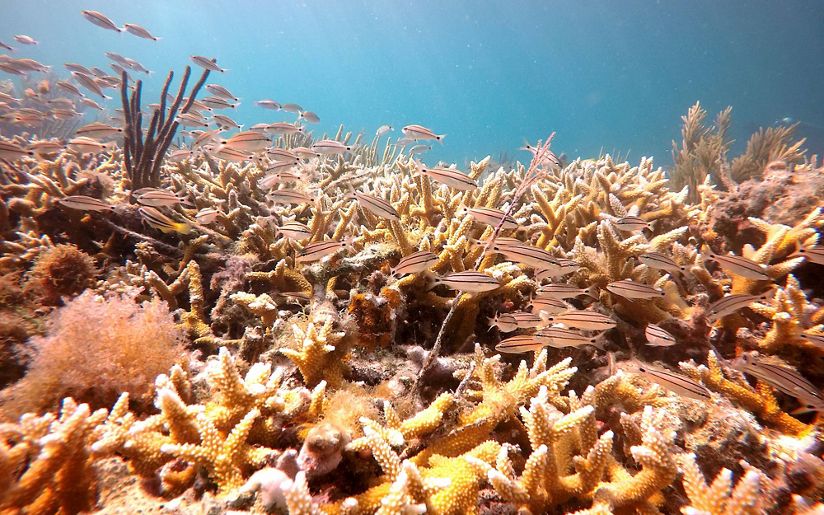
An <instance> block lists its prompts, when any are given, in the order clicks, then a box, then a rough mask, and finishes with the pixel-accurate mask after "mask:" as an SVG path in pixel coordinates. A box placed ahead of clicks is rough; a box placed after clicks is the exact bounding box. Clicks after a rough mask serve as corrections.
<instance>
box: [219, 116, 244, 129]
mask: <svg viewBox="0 0 824 515" xmlns="http://www.w3.org/2000/svg"><path fill="white" fill-rule="evenodd" d="M212 121H214V122H215V123H216V124H217V125H218V127H224V128H227V129H240V128H241V127H243V126H242V125H240V124H239V123H237V122H236V121H234V120H232V119H231V118H229V117H228V116H226V115H225V114H215V115H212Z"/></svg>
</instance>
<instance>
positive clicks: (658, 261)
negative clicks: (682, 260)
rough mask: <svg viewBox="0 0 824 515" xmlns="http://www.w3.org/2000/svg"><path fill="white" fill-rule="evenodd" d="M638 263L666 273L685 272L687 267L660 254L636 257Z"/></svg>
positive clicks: (653, 253) (646, 254)
mask: <svg viewBox="0 0 824 515" xmlns="http://www.w3.org/2000/svg"><path fill="white" fill-rule="evenodd" d="M638 261H640V262H641V263H643V264H644V265H647V266H648V267H650V268H654V269H656V270H664V271H666V272H674V273H678V272H686V271H687V267H685V266H681V265H679V264H678V263H676V262H675V261H674V260H673V259H672V258H671V257H669V256H665V255H664V254H661V253H660V252H647V253H645V254H641V255H640V256H638Z"/></svg>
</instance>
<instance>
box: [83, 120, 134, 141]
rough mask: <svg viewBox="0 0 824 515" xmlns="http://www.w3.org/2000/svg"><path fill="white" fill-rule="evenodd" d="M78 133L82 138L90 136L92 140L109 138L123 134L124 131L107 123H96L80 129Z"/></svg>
mask: <svg viewBox="0 0 824 515" xmlns="http://www.w3.org/2000/svg"><path fill="white" fill-rule="evenodd" d="M76 133H77V134H78V135H80V136H88V137H90V138H108V137H112V136H117V135H120V134H123V129H121V128H120V127H112V126H111V125H106V124H105V123H100V122H94V123H90V124H88V125H84V126H83V127H80V128H79V129H77V131H76Z"/></svg>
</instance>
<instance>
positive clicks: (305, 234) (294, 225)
mask: <svg viewBox="0 0 824 515" xmlns="http://www.w3.org/2000/svg"><path fill="white" fill-rule="evenodd" d="M275 231H276V232H277V234H280V235H281V236H283V237H284V238H288V239H290V240H296V241H303V240H305V239H307V238H310V237H311V236H312V230H311V229H310V228H309V227H308V226H307V225H305V224H302V223H300V222H294V221H292V222H284V223H283V225H281V226H280V227H277V228H276V229H275Z"/></svg>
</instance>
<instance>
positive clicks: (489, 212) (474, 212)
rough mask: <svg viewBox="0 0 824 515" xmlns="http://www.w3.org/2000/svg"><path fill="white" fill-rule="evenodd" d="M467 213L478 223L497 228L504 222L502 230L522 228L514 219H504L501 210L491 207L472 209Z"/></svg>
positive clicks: (508, 217) (509, 217)
mask: <svg viewBox="0 0 824 515" xmlns="http://www.w3.org/2000/svg"><path fill="white" fill-rule="evenodd" d="M467 212H468V213H469V214H470V215H471V216H472V218H474V219H475V221H476V222H481V223H483V224H487V225H491V226H492V227H497V226H498V224H499V223H500V222H501V220H502V219H503V220H504V223H503V225H502V226H501V228H502V229H517V228H518V227H520V226H519V225H518V222H516V221H515V219H514V218H512V217H511V216H509V215H507V217H506V218H505V219H504V212H503V211H501V210H500V209H493V208H490V207H471V208H469V209H467Z"/></svg>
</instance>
